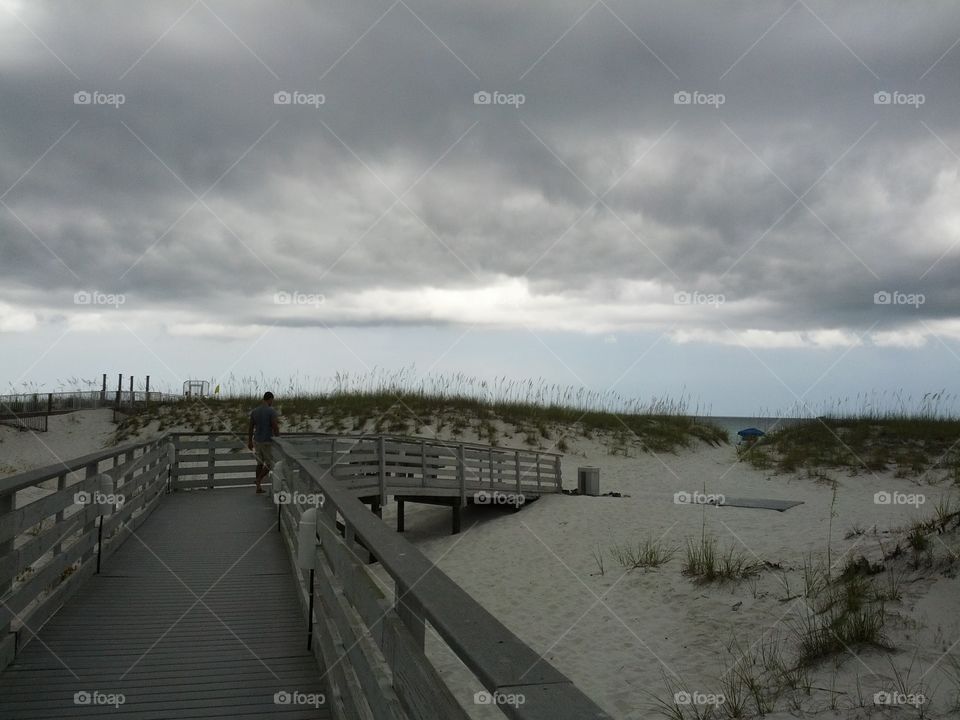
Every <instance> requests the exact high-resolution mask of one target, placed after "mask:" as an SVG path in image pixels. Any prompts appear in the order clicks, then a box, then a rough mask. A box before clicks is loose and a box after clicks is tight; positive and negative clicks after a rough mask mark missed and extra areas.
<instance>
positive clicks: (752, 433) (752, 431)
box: [737, 427, 766, 438]
mask: <svg viewBox="0 0 960 720" xmlns="http://www.w3.org/2000/svg"><path fill="white" fill-rule="evenodd" d="M737 435H739V436H740V437H742V438H748V437H763V436H764V435H766V433H765V432H764V431H763V430H760V429H759V428H755V427H749V428H746V429H744V430H740V431H738V432H737Z"/></svg>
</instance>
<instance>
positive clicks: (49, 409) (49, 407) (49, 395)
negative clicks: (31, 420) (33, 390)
mask: <svg viewBox="0 0 960 720" xmlns="http://www.w3.org/2000/svg"><path fill="white" fill-rule="evenodd" d="M52 412H53V393H47V415H49V414H50V413H52Z"/></svg>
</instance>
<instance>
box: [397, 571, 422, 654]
mask: <svg viewBox="0 0 960 720" xmlns="http://www.w3.org/2000/svg"><path fill="white" fill-rule="evenodd" d="M394 587H395V591H394V595H395V597H396V602H395V603H394V607H395V609H396V611H397V615H399V616H400V619H401V620H402V621H403V624H404V625H406V626H407V630H409V631H410V634H411V635H412V636H413V641H414V642H415V643H416V644H417V647H418V648H419V649H420V650H423V648H424V640H425V639H426V623H425V621H424V617H423V606H422V605H421V604H420V603H419V601H417V599H416V598H415V597H414V596H413V595H411V594H410V593H409V592H408V589H407V587H406V586H405V585H403V584H402V583H401V582H400V581H399V580H397V581H395V583H394Z"/></svg>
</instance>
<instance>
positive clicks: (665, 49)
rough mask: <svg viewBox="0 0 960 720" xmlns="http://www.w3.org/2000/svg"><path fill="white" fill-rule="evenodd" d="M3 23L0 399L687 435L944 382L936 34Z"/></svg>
mask: <svg viewBox="0 0 960 720" xmlns="http://www.w3.org/2000/svg"><path fill="white" fill-rule="evenodd" d="M922 8H923V9H922V11H921V10H920V8H919V7H918V6H916V5H914V4H905V3H901V2H892V1H891V2H875V1H874V2H844V3H842V4H838V3H833V2H829V3H827V2H814V1H812V0H809V1H806V2H805V1H803V0H798V1H797V2H789V1H788V0H783V1H780V2H763V3H760V2H753V3H747V2H725V3H719V2H718V3H704V2H678V1H677V0H667V1H664V2H661V3H650V2H641V3H637V2H622V1H620V0H597V1H596V2H592V3H591V2H590V0H577V1H576V2H574V1H569V2H568V1H566V0H562V1H561V0H552V1H551V2H529V3H507V2H483V3H458V2H450V0H397V1H396V2H390V1H389V0H380V1H378V2H366V1H365V0H361V1H357V0H350V1H346V0H344V1H337V2H322V3H292V2H287V3H266V2H259V3H252V2H225V1H218V0H205V1H204V0H199V1H198V2H191V1H189V0H183V1H182V2H164V3H139V2H129V1H127V0H123V1H120V0H118V1H116V2H83V3H80V2H76V3H67V2H58V3H46V2H37V1H35V0H30V1H29V2H27V1H23V2H20V1H19V0H0V350H2V352H0V380H2V383H3V385H4V386H7V385H8V384H10V383H12V384H13V385H14V386H19V385H21V384H22V383H24V382H31V383H37V384H40V385H44V386H53V385H55V384H56V382H57V381H58V380H64V379H65V378H68V377H72V376H79V377H94V376H98V375H99V374H100V373H101V372H108V373H110V374H111V375H115V373H117V372H124V373H133V374H135V375H137V376H138V377H139V376H142V375H143V374H148V373H149V374H151V375H152V377H153V378H154V383H155V386H156V385H166V386H169V387H178V386H179V385H180V383H181V382H182V380H183V379H185V378H188V377H205V378H214V379H216V378H221V377H223V376H226V375H228V374H230V373H233V374H234V375H238V376H243V375H250V374H259V373H261V372H263V373H265V374H266V375H267V376H269V377H289V376H290V375H292V374H294V373H297V372H299V373H300V374H301V375H302V374H308V375H311V376H316V377H324V376H328V375H331V374H332V373H333V372H335V371H337V370H350V371H353V372H363V371H365V370H366V369H367V368H372V367H374V366H377V367H386V368H394V367H403V366H409V365H415V366H416V368H417V370H418V371H421V372H431V373H437V372H453V371H457V370H463V371H465V372H468V373H472V374H476V375H479V376H492V375H496V374H501V375H502V374H506V375H510V376H515V377H518V378H526V377H544V378H546V379H548V380H549V381H551V382H559V383H562V384H571V385H580V384H584V385H588V386H590V387H592V388H595V389H600V390H602V389H606V388H608V387H614V388H615V389H617V390H618V391H620V392H622V393H624V394H628V395H632V394H636V395H640V396H644V397H646V396H651V395H660V394H665V393H666V394H670V395H674V396H676V395H679V394H680V393H681V392H686V393H687V394H689V395H690V396H692V397H693V398H694V399H695V401H700V402H701V404H702V405H703V406H706V407H709V408H710V409H712V410H713V412H715V413H719V414H725V413H744V414H748V413H754V412H760V411H764V410H766V411H775V410H777V409H780V408H785V407H787V406H789V405H791V404H793V403H795V402H797V401H798V400H804V401H809V402H810V403H812V404H816V403H819V402H821V401H822V399H823V398H831V397H833V398H835V397H839V396H844V395H850V394H852V395H855V394H856V393H857V392H859V391H883V390H893V389H898V388H904V389H905V391H907V392H908V393H914V394H921V393H922V392H924V391H933V390H939V389H941V388H946V389H948V390H950V389H951V388H952V387H953V386H955V384H954V378H956V377H957V373H958V370H960V286H958V283H957V282H956V280H957V278H958V271H960V247H957V245H958V243H960V203H958V197H960V195H958V191H960V181H958V167H960V90H958V83H957V78H958V77H960V5H958V4H957V3H955V2H942V3H935V2H929V3H924V4H923V5H922Z"/></svg>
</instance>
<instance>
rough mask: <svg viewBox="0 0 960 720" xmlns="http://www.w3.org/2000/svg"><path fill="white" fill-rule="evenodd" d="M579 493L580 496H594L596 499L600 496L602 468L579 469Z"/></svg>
mask: <svg viewBox="0 0 960 720" xmlns="http://www.w3.org/2000/svg"><path fill="white" fill-rule="evenodd" d="M577 492H578V493H579V494H580V495H592V496H594V497H596V496H597V495H599V494H600V468H598V467H582V468H577Z"/></svg>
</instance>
